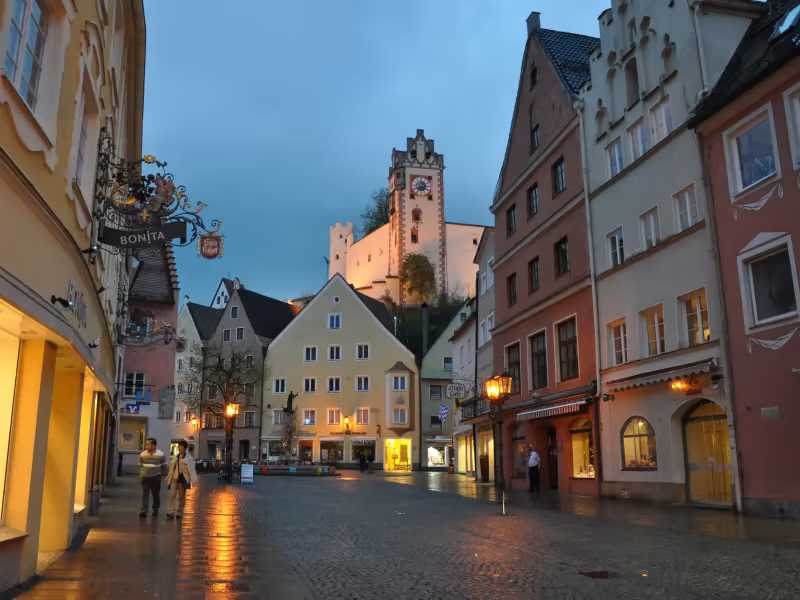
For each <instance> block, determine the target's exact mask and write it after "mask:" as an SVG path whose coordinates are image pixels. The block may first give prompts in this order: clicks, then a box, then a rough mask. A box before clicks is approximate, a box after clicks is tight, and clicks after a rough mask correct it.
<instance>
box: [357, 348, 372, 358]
mask: <svg viewBox="0 0 800 600" xmlns="http://www.w3.org/2000/svg"><path fill="white" fill-rule="evenodd" d="M356 359H357V360H367V359H369V344H358V345H357V346H356Z"/></svg>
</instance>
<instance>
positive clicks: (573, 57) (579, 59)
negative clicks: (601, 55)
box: [533, 29, 600, 96]
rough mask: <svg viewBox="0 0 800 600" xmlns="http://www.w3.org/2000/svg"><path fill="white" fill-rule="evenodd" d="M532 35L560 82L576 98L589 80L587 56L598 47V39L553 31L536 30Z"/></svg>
mask: <svg viewBox="0 0 800 600" xmlns="http://www.w3.org/2000/svg"><path fill="white" fill-rule="evenodd" d="M533 34H534V35H535V36H536V37H537V38H538V39H539V42H540V43H541V44H542V48H544V51H545V52H546V53H547V56H548V57H549V58H550V61H551V62H552V63H553V66H554V67H555V69H556V72H557V73H558V76H559V77H560V78H561V81H563V82H564V85H566V86H567V89H568V90H569V91H570V92H571V93H572V94H573V95H576V96H577V94H578V90H580V89H581V86H583V84H584V83H586V82H587V81H589V79H590V78H591V72H590V70H589V56H591V54H592V52H594V51H595V50H596V49H597V47H598V46H599V45H600V39H599V38H596V37H592V36H590V35H581V34H579V33H570V32H568V31H556V30H554V29H537V30H535V31H534V32H533Z"/></svg>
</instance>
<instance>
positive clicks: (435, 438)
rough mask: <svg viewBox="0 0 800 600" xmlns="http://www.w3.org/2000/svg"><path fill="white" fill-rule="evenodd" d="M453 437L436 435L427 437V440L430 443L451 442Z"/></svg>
mask: <svg viewBox="0 0 800 600" xmlns="http://www.w3.org/2000/svg"><path fill="white" fill-rule="evenodd" d="M452 441H453V438H451V437H450V436H449V435H435V436H433V437H429V438H425V442H426V443H429V444H450V443H452Z"/></svg>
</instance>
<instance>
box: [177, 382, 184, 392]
mask: <svg viewBox="0 0 800 600" xmlns="http://www.w3.org/2000/svg"><path fill="white" fill-rule="evenodd" d="M178 393H179V394H182V393H183V384H182V383H181V382H178Z"/></svg>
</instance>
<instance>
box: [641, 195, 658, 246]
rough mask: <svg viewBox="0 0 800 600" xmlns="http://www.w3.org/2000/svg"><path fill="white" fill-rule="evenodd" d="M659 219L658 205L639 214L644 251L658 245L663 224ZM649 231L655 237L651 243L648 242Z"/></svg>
mask: <svg viewBox="0 0 800 600" xmlns="http://www.w3.org/2000/svg"><path fill="white" fill-rule="evenodd" d="M651 217H652V218H651ZM659 221H660V219H659V214H658V207H657V206H654V207H652V208H651V209H649V210H646V211H644V212H643V213H642V214H640V215H639V234H640V235H641V240H640V244H641V246H640V247H641V250H642V251H645V250H649V249H650V248H655V247H656V246H658V242H659V241H660V238H661V224H660V222H659ZM648 233H650V234H651V236H652V238H653V243H652V244H651V245H648V244H647V234H648Z"/></svg>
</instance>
